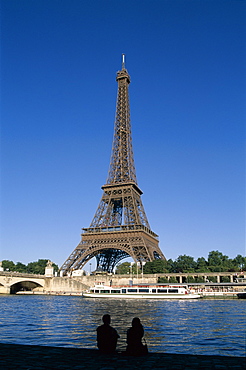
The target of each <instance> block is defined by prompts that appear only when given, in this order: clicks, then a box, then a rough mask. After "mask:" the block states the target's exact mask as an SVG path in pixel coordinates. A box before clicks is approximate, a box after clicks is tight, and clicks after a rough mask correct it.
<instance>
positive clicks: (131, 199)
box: [61, 56, 165, 274]
mask: <svg viewBox="0 0 246 370" xmlns="http://www.w3.org/2000/svg"><path fill="white" fill-rule="evenodd" d="M116 80H117V82H118V95H117V106H116V118H115V127H114V139H113V146H112V154H111V160H110V167H109V172H108V178H107V182H106V185H104V186H102V190H103V195H102V198H101V201H100V203H99V206H98V209H97V211H96V213H95V216H94V218H93V220H92V222H91V225H90V227H89V228H84V229H83V233H82V239H81V242H80V243H79V245H78V246H77V247H76V248H75V250H74V251H73V252H72V253H71V255H70V256H69V257H68V259H67V260H66V261H65V262H64V264H63V265H62V267H61V270H62V271H63V273H65V274H66V273H68V272H71V271H72V270H74V269H79V268H82V267H83V266H84V265H85V264H86V263H87V262H88V261H89V260H90V259H91V258H93V257H96V260H97V269H99V268H100V269H101V270H103V271H107V272H113V269H114V267H115V266H116V264H117V263H118V262H119V261H121V260H122V259H124V258H126V257H129V256H130V257H132V258H133V259H134V261H135V262H140V263H142V262H147V261H153V260H154V259H160V258H161V259H165V257H164V255H163V254H162V252H161V250H160V248H159V246H158V236H157V235H156V234H155V233H154V232H153V231H151V229H150V226H149V222H148V219H147V217H146V214H145V211H144V207H143V204H142V201H141V195H142V191H141V190H140V189H139V187H138V185H137V177H136V170H135V165H134V157H133V150H132V134H131V123H130V108H129V94H128V86H129V84H130V76H129V74H128V72H127V70H126V68H125V61H124V56H123V63H122V69H121V71H119V72H117V77H116Z"/></svg>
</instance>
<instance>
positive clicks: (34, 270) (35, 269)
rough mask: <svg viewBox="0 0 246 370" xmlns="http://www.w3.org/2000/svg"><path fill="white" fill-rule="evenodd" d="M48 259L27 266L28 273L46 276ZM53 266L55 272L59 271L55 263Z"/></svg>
mask: <svg viewBox="0 0 246 370" xmlns="http://www.w3.org/2000/svg"><path fill="white" fill-rule="evenodd" d="M47 262H48V260H47V259H39V260H38V261H36V262H30V263H28V265H27V269H26V272H28V273H30V274H39V275H44V273H45V267H46V266H47ZM52 266H53V267H54V271H58V270H59V267H58V266H57V265H56V264H55V263H53V264H52Z"/></svg>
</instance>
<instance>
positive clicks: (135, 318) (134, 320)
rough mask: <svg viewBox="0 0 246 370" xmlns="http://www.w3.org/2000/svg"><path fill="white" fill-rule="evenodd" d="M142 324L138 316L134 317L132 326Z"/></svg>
mask: <svg viewBox="0 0 246 370" xmlns="http://www.w3.org/2000/svg"><path fill="white" fill-rule="evenodd" d="M138 325H141V322H140V319H139V318H138V317H134V319H133V320H132V326H138Z"/></svg>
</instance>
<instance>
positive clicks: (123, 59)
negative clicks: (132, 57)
mask: <svg viewBox="0 0 246 370" xmlns="http://www.w3.org/2000/svg"><path fill="white" fill-rule="evenodd" d="M125 56H126V55H125V54H122V69H125Z"/></svg>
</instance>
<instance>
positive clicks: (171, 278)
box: [169, 276, 178, 284]
mask: <svg viewBox="0 0 246 370" xmlns="http://www.w3.org/2000/svg"><path fill="white" fill-rule="evenodd" d="M177 282H178V280H177V279H176V277H174V276H171V277H170V279H169V283H172V284H173V283H177Z"/></svg>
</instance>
